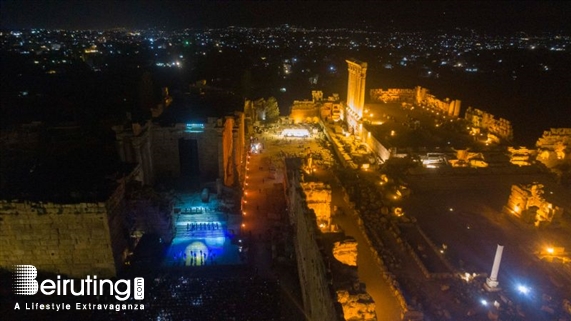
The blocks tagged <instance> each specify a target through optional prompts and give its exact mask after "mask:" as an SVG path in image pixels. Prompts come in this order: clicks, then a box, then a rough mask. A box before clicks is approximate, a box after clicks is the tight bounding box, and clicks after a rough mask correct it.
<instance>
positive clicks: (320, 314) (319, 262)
mask: <svg viewBox="0 0 571 321" xmlns="http://www.w3.org/2000/svg"><path fill="white" fill-rule="evenodd" d="M300 168H301V160H300V159H286V186H287V188H286V201H287V202H288V208H289V211H288V214H289V219H290V223H291V224H292V226H293V228H294V235H295V238H294V243H295V244H294V246H295V251H296V257H297V263H298V265H297V268H298V274H299V282H300V285H301V292H302V297H303V306H304V310H305V314H306V315H307V318H308V319H309V320H331V321H335V320H340V318H339V316H338V313H339V311H337V310H336V309H335V304H334V298H333V293H332V289H331V288H330V284H329V280H328V279H327V277H326V268H325V264H324V260H323V256H322V254H321V252H320V249H319V244H318V241H317V237H318V235H319V233H320V232H319V230H318V229H317V224H316V217H315V213H314V212H313V211H312V210H310V209H308V207H307V202H306V198H305V195H304V193H303V190H302V189H301V187H300V185H299V184H300V179H301V173H300V171H301V170H300Z"/></svg>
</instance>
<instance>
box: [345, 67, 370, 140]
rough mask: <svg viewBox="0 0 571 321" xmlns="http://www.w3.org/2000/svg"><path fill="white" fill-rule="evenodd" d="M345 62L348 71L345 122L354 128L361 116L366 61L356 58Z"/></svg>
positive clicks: (363, 101) (363, 103) (363, 100)
mask: <svg viewBox="0 0 571 321" xmlns="http://www.w3.org/2000/svg"><path fill="white" fill-rule="evenodd" d="M346 62H347V67H348V71H349V78H348V81H347V113H346V115H347V123H348V125H349V127H350V128H353V129H356V128H357V127H358V126H357V125H358V121H359V120H360V119H361V118H363V106H364V105H365V80H366V78H367V63H366V62H361V61H358V60H346Z"/></svg>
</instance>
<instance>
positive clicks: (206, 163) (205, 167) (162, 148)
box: [152, 118, 222, 179]
mask: <svg viewBox="0 0 571 321" xmlns="http://www.w3.org/2000/svg"><path fill="white" fill-rule="evenodd" d="M203 125H204V129H203V130H202V131H191V130H187V127H186V124H177V125H176V126H174V127H160V126H154V127H153V130H152V135H153V144H152V147H153V150H152V157H153V164H154V168H155V173H156V175H157V176H162V177H179V176H180V175H181V172H180V155H179V139H185V140H189V139H195V140H196V141H197V144H198V166H199V169H200V177H201V178H203V179H214V178H216V177H219V156H220V157H222V155H219V144H221V143H222V138H221V132H222V128H221V127H218V126H217V122H216V119H215V118H214V119H211V118H209V120H208V122H207V123H206V124H203Z"/></svg>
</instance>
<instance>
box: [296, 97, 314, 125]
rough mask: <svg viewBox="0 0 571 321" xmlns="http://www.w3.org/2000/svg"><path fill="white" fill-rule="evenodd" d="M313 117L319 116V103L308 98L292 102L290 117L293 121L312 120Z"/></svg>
mask: <svg viewBox="0 0 571 321" xmlns="http://www.w3.org/2000/svg"><path fill="white" fill-rule="evenodd" d="M315 117H319V104H317V103H315V102H313V101H310V100H304V101H299V100H295V101H294V102H293V105H292V106H291V113H290V118H291V119H293V122H294V123H296V124H299V123H303V122H313V119H314V118H315Z"/></svg>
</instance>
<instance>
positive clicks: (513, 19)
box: [0, 0, 571, 32]
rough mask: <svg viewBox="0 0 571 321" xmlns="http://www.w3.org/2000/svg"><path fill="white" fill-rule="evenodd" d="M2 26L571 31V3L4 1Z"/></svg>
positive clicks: (2, 2)
mask: <svg viewBox="0 0 571 321" xmlns="http://www.w3.org/2000/svg"><path fill="white" fill-rule="evenodd" d="M0 3H1V6H0V10H1V20H0V22H1V26H2V28H50V29H56V28H60V29H109V28H116V27H126V28H135V29H143V28H149V27H157V28H160V29H181V28H204V27H211V28H212V27H226V26H231V25H234V26H245V27H267V26H268V27H271V26H276V25H281V24H290V25H296V26H302V27H349V28H355V27H360V28H364V27H372V28H376V29H379V30H383V29H392V28H396V29H399V30H415V31H416V30H423V29H426V30H434V29H446V28H454V27H468V28H476V29H480V30H493V31H506V32H512V31H566V32H568V31H570V30H571V5H570V2H569V1H555V2H550V1H502V2H498V1H483V2H475V1H388V2H385V1H382V2H381V1H343V2H333V1H256V2H250V1H132V0H127V1H121V0H116V1H102V0H101V1H99V0H94V1H77V0H76V1H63V0H61V1H57V0H52V1H49V0H36V1H34V0H26V1H22V0H0Z"/></svg>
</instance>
